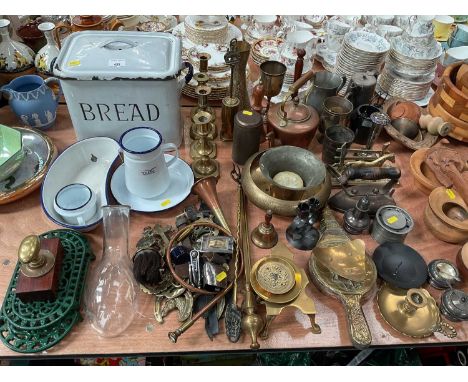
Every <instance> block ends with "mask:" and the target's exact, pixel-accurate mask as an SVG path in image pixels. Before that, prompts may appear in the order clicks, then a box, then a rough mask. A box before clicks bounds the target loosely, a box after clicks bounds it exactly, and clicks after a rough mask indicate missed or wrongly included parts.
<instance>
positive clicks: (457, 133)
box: [428, 92, 468, 142]
mask: <svg viewBox="0 0 468 382" xmlns="http://www.w3.org/2000/svg"><path fill="white" fill-rule="evenodd" d="M428 110H429V113H430V114H431V115H432V116H433V117H441V118H442V119H443V120H444V121H445V122H450V123H451V124H452V125H453V130H452V131H451V132H450V133H449V136H450V137H452V138H455V139H457V140H459V141H462V142H468V122H465V121H462V120H461V119H459V118H456V117H454V116H453V115H451V114H450V113H449V112H448V111H447V110H445V109H444V108H443V107H442V105H441V104H440V103H439V96H438V93H437V92H436V93H435V94H434V95H433V96H432V98H431V100H430V101H429V107H428Z"/></svg>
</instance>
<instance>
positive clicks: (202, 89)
mask: <svg viewBox="0 0 468 382" xmlns="http://www.w3.org/2000/svg"><path fill="white" fill-rule="evenodd" d="M195 93H196V94H197V96H198V104H197V106H195V107H193V108H192V110H191V112H190V118H191V120H192V125H191V126H190V138H191V139H199V138H200V136H199V135H197V130H196V125H195V123H194V122H195V121H194V117H195V115H196V114H197V113H199V112H204V113H208V114H209V122H211V123H210V126H209V132H208V138H209V139H215V138H216V137H217V136H218V134H217V131H216V125H215V124H214V121H215V118H216V113H215V111H214V109H213V108H212V107H210V106H208V96H209V95H210V94H211V87H210V86H207V85H199V86H197V87H196V88H195Z"/></svg>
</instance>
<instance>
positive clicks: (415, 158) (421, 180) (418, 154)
mask: <svg viewBox="0 0 468 382" xmlns="http://www.w3.org/2000/svg"><path fill="white" fill-rule="evenodd" d="M427 150H429V149H428V148H424V149H419V150H416V151H415V152H414V153H413V154H412V155H411V157H410V169H411V174H412V175H413V180H414V185H415V186H416V188H417V189H418V190H420V191H422V192H424V193H425V194H426V195H429V194H430V193H431V191H432V190H433V189H434V188H437V187H440V186H441V184H440V183H439V181H438V180H437V178H436V176H435V175H434V173H433V172H432V170H431V169H430V168H429V166H428V165H427V164H426V163H425V162H424V159H425V158H426V153H427Z"/></svg>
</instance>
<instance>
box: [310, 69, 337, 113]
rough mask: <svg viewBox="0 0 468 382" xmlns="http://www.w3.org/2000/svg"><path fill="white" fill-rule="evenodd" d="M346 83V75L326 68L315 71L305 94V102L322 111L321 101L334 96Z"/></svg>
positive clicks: (319, 111)
mask: <svg viewBox="0 0 468 382" xmlns="http://www.w3.org/2000/svg"><path fill="white" fill-rule="evenodd" d="M345 84H346V77H345V76H339V75H338V74H335V73H330V72H328V71H326V70H323V71H320V72H317V73H315V75H314V77H313V78H312V79H311V81H310V87H309V89H308V90H307V93H306V96H305V103H306V104H307V105H309V106H312V107H313V108H314V109H315V110H317V111H318V113H319V114H321V113H322V109H323V101H324V100H325V99H326V98H328V97H331V96H335V95H337V94H338V92H339V91H340V90H341V89H342V88H343V86H344V85H345Z"/></svg>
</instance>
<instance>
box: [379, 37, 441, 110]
mask: <svg viewBox="0 0 468 382" xmlns="http://www.w3.org/2000/svg"><path fill="white" fill-rule="evenodd" d="M441 54H442V47H441V45H440V43H438V42H437V41H436V40H435V39H434V38H433V37H432V38H429V39H428V38H427V36H426V35H422V36H421V37H417V36H411V35H409V34H408V33H407V32H404V33H403V34H402V35H401V36H397V37H395V38H393V39H392V43H391V49H390V53H389V54H388V56H387V59H386V61H385V67H384V69H383V71H382V73H381V75H380V76H379V78H378V84H379V86H380V88H381V89H382V90H383V91H384V92H385V93H387V94H388V95H390V96H392V97H400V98H405V99H407V100H409V101H417V100H420V99H422V98H424V97H425V96H426V95H427V93H428V92H429V89H430V88H431V84H432V81H433V80H434V76H435V70H436V67H437V62H438V61H439V58H440V56H441Z"/></svg>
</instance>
